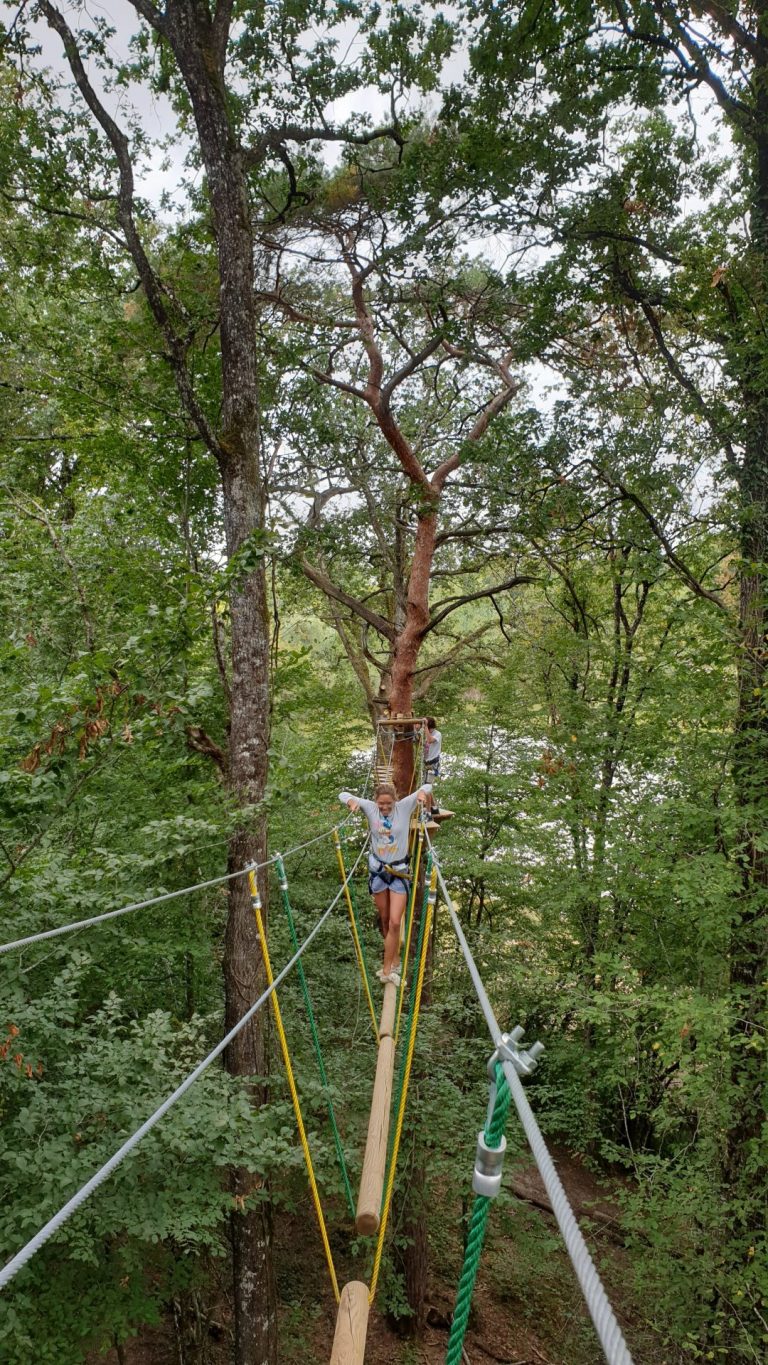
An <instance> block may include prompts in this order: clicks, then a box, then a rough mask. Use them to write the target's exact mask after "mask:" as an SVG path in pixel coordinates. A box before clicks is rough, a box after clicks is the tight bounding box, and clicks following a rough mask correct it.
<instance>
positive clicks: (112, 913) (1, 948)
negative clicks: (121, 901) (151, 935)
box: [0, 817, 349, 954]
mask: <svg viewBox="0 0 768 1365" xmlns="http://www.w3.org/2000/svg"><path fill="white" fill-rule="evenodd" d="M348 818H349V817H347V819H348ZM346 823H347V820H342V821H341V823H340V824H338V825H334V826H333V828H332V829H329V830H326V831H325V832H324V833H323V834H317V835H315V837H314V839H307V841H306V843H304V844H296V845H295V846H294V847H293V848H289V849H287V850H286V852H285V853H284V854H283V855H282V856H283V858H290V856H291V854H293V853H299V852H301V850H302V849H304V848H309V846H310V844H316V843H318V842H319V841H320V840H321V839H327V838H328V836H329V835H331V834H333V832H334V830H337V829H341V828H342V825H345V824H346ZM274 861H275V855H274V854H273V855H272V857H271V858H267V859H265V861H264V862H263V863H249V864H248V866H247V867H241V868H239V869H238V871H237V872H227V873H225V874H224V876H222V877H211V879H210V881H207V882H196V883H195V885H194V886H183V887H181V889H180V890H179V891H166V892H164V893H163V895H162V896H151V897H150V898H149V900H145V901H134V902H133V903H132V904H131V905H121V906H120V908H119V909H118V910H107V911H105V913H104V914H103V915H92V916H91V918H90V919H81V920H77V921H76V922H75V923H74V924H60V925H59V927H58V929H45V930H44V931H43V932H42V933H40V934H29V935H28V937H27V938H17V939H14V941H13V942H12V943H0V954H2V953H10V951H11V949H12V948H26V947H27V945H28V944H30V943H40V942H41V941H42V940H43V939H46V938H58V936H59V935H60V934H73V933H75V931H76V930H78V929H89V928H90V927H91V925H92V924H103V923H104V921H105V920H108V919H119V917H120V916H121V915H129V914H131V913H132V912H133V911H134V910H145V909H146V908H147V906H148V905H160V903H161V902H162V901H172V900H176V898H177V897H178V896H189V895H191V894H192V892H193V891H205V890H206V888H207V887H209V886H221V884H222V882H231V881H234V880H235V878H236V877H244V876H245V875H246V873H247V872H255V871H256V870H257V869H258V868H260V867H269V865H270V863H273V862H274Z"/></svg>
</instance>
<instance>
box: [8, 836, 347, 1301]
mask: <svg viewBox="0 0 768 1365" xmlns="http://www.w3.org/2000/svg"><path fill="white" fill-rule="evenodd" d="M367 846H368V840H367V839H366V841H365V843H364V844H363V847H362V848H361V850H360V852H359V853H358V855H357V858H356V860H355V863H354V866H353V867H352V868H351V870H350V871H349V873H348V874H347V876H346V878H345V879H344V881H343V882H342V884H341V886H340V887H339V889H338V891H337V892H336V895H335V896H334V898H333V900H332V901H331V903H330V905H329V906H328V909H327V910H326V911H325V912H324V913H323V915H322V916H321V918H320V919H319V920H318V921H317V924H316V925H315V927H314V929H313V930H312V931H311V933H309V934H308V935H307V937H306V938H305V940H304V942H303V943H302V945H301V947H300V948H299V949H298V951H297V952H295V953H294V955H293V957H292V958H291V960H290V961H289V962H287V963H286V965H285V966H284V967H283V969H282V971H281V972H280V973H279V975H278V976H276V977H275V979H274V981H273V982H272V985H271V986H269V987H268V988H267V990H265V991H264V994H263V995H260V996H259V998H258V1000H257V1001H256V1002H255V1004H253V1005H251V1007H250V1009H249V1010H247V1011H246V1013H245V1014H244V1015H243V1017H242V1019H240V1020H238V1022H237V1023H236V1024H235V1025H234V1027H233V1028H231V1029H230V1030H229V1033H227V1034H226V1035H225V1037H224V1038H222V1039H221V1041H220V1042H219V1043H217V1044H216V1046H215V1048H214V1049H213V1051H212V1052H209V1053H208V1056H207V1057H205V1058H204V1059H203V1061H202V1062H200V1063H198V1065H197V1066H196V1067H195V1069H194V1071H191V1072H190V1074H189V1075H188V1076H187V1077H186V1079H185V1080H183V1081H182V1082H181V1085H179V1086H177V1087H176V1089H175V1090H174V1092H173V1094H172V1095H169V1096H168V1098H167V1099H166V1100H163V1103H162V1104H161V1105H160V1107H159V1108H158V1109H156V1110H155V1112H154V1114H152V1115H150V1117H149V1118H148V1119H147V1120H146V1122H145V1123H142V1125H141V1127H140V1128H137V1129H136V1132H135V1133H132V1134H131V1136H130V1137H129V1138H128V1139H127V1141H126V1142H124V1143H123V1145H122V1147H120V1148H119V1149H118V1150H117V1151H116V1152H115V1154H114V1156H111V1157H110V1158H109V1161H106V1162H105V1163H104V1165H103V1166H102V1167H101V1168H100V1170H98V1171H97V1172H96V1174H95V1175H92V1176H91V1178H90V1180H89V1181H87V1183H86V1184H85V1185H83V1187H82V1189H79V1190H78V1191H77V1194H74V1195H73V1196H72V1198H71V1199H70V1200H68V1201H67V1203H66V1204H65V1205H64V1206H63V1208H61V1209H59V1211H58V1213H56V1214H54V1216H53V1218H49V1220H48V1222H47V1223H46V1224H45V1226H44V1227H42V1228H40V1231H39V1232H36V1233H35V1235H34V1237H32V1238H31V1239H30V1241H28V1242H27V1244H26V1246H24V1247H22V1249H21V1251H18V1252H17V1253H16V1255H15V1256H14V1257H13V1259H12V1260H10V1261H9V1262H8V1264H7V1265H6V1266H4V1267H3V1269H2V1270H0V1289H4V1288H5V1286H6V1285H7V1284H8V1283H9V1281H10V1280H12V1279H13V1277H14V1275H16V1274H17V1273H18V1272H19V1271H20V1270H21V1269H22V1267H23V1266H25V1265H26V1263H27V1261H29V1260H30V1259H31V1258H32V1257H33V1256H34V1255H35V1252H37V1251H39V1250H40V1248H41V1247H42V1246H44V1245H45V1243H46V1242H47V1241H48V1239H49V1237H52V1236H53V1235H54V1233H55V1232H58V1230H59V1228H60V1227H61V1226H62V1225H63V1224H64V1223H66V1221H67V1219H68V1218H71V1217H72V1214H73V1213H75V1211H76V1210H77V1209H79V1208H80V1205H81V1204H84V1203H85V1201H86V1199H88V1197H89V1196H90V1195H91V1194H93V1192H94V1190H97V1189H98V1187H99V1185H101V1184H103V1182H104V1181H105V1180H106V1179H107V1177H108V1176H110V1175H111V1174H112V1172H113V1171H114V1170H116V1169H117V1167H118V1166H119V1165H120V1163H121V1162H122V1161H124V1160H125V1158H126V1157H127V1156H128V1154H129V1152H132V1151H133V1149H134V1147H136V1146H137V1145H138V1143H139V1142H141V1139H142V1138H143V1137H146V1135H147V1133H149V1132H150V1130H151V1129H152V1128H154V1127H155V1124H157V1123H159V1122H160V1119H161V1118H162V1117H163V1115H164V1114H167V1112H168V1110H169V1109H170V1108H171V1106H172V1105H174V1104H175V1103H176V1101H177V1100H179V1099H181V1097H182V1095H184V1094H185V1093H186V1092H187V1090H189V1088H190V1086H192V1085H194V1083H195V1081H196V1080H197V1079H198V1077H199V1076H202V1074H203V1072H204V1071H205V1070H206V1069H207V1067H209V1066H210V1064H211V1062H213V1061H215V1059H216V1058H217V1057H218V1056H220V1055H221V1053H222V1052H223V1051H224V1049H225V1048H226V1047H228V1046H229V1044H230V1043H231V1042H232V1039H233V1038H235V1037H236V1036H237V1034H238V1033H239V1032H240V1030H241V1029H243V1028H245V1025H246V1024H247V1023H248V1022H249V1020H251V1019H252V1018H253V1016H254V1015H255V1014H256V1013H257V1011H258V1010H260V1009H261V1007H262V1005H264V1004H266V1002H267V1000H268V999H269V997H270V996H271V994H272V992H273V991H275V990H277V987H278V986H279V985H280V983H281V982H282V981H283V980H284V979H285V977H286V976H287V975H288V973H289V971H290V970H291V968H292V967H293V966H295V964H296V963H297V962H298V960H299V958H300V957H301V955H302V953H303V952H304V951H305V949H307V948H308V947H309V945H310V943H311V942H312V940H313V938H314V937H315V935H316V934H318V933H319V932H320V930H321V929H322V927H323V925H324V924H325V922H326V920H327V919H328V916H329V915H330V913H331V911H332V910H333V909H334V907H335V906H336V905H337V904H338V901H339V899H340V898H341V895H342V893H343V891H344V888H345V887H346V885H347V883H348V882H349V880H350V878H351V877H352V876H353V874H354V872H355V871H356V869H357V866H358V863H359V862H360V859H361V858H362V856H363V854H364V853H365V850H366V848H367ZM270 861H271V860H270Z"/></svg>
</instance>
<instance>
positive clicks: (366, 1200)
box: [355, 1037, 395, 1237]
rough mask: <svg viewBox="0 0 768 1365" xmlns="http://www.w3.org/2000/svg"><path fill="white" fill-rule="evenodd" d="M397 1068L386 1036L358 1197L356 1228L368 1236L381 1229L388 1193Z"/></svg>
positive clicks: (382, 1042) (391, 1043)
mask: <svg viewBox="0 0 768 1365" xmlns="http://www.w3.org/2000/svg"><path fill="white" fill-rule="evenodd" d="M394 1069H395V1042H394V1039H393V1038H390V1037H384V1038H382V1039H381V1040H380V1042H379V1053H378V1057H377V1059H376V1079H375V1081H374V1083H373V1100H372V1101H371V1116H370V1118H369V1120H368V1138H367V1140H366V1144H365V1158H364V1160H363V1174H362V1177H361V1179H360V1194H359V1196H358V1200H357V1216H356V1218H355V1227H356V1229H357V1231H358V1232H359V1233H360V1234H361V1236H364V1237H370V1236H372V1234H373V1233H375V1232H378V1229H379V1214H380V1211H381V1197H382V1194H383V1192H384V1168H385V1166H386V1164H387V1138H388V1137H389V1109H390V1105H391V1103H392V1076H393V1072H394Z"/></svg>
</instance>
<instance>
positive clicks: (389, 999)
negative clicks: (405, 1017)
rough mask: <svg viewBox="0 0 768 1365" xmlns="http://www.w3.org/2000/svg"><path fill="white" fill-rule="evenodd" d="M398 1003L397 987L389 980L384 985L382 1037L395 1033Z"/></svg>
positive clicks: (380, 1035) (380, 1031)
mask: <svg viewBox="0 0 768 1365" xmlns="http://www.w3.org/2000/svg"><path fill="white" fill-rule="evenodd" d="M396 1005H397V987H396V986H393V985H392V982H391V981H387V982H386V983H385V985H384V1004H383V1005H382V1007H381V1023H380V1024H379V1037H380V1038H391V1037H392V1036H393V1035H394V1031H395V1007H396Z"/></svg>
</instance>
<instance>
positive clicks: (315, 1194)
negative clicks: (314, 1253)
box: [248, 872, 341, 1303]
mask: <svg viewBox="0 0 768 1365" xmlns="http://www.w3.org/2000/svg"><path fill="white" fill-rule="evenodd" d="M248 886H249V888H250V892H251V905H252V906H253V913H254V915H255V917H256V928H257V929H258V931H259V942H260V943H261V955H262V957H263V959H264V970H265V972H266V974H267V981H268V983H269V985H270V986H271V985H272V981H273V977H272V963H271V961H270V957H269V947H268V945H267V934H266V930H265V928H264V919H263V917H262V913H261V897H260V895H259V888H258V886H257V885H256V875H255V873H253V872H249V873H248ZM271 998H272V1013H273V1014H274V1017H275V1027H276V1028H277V1036H278V1038H279V1040H280V1051H281V1052H282V1054H283V1064H284V1066H285V1074H286V1076H287V1078H288V1089H289V1090H290V1092H291V1100H292V1102H293V1112H294V1114H295V1115H296V1127H297V1128H298V1130H299V1140H300V1141H301V1148H302V1151H303V1153H304V1161H305V1163H306V1167H307V1176H308V1178H309V1188H310V1190H311V1191H312V1202H313V1204H314V1206H315V1213H316V1214H317V1222H318V1226H319V1228H320V1236H321V1238H322V1242H323V1249H324V1251H325V1259H326V1261H327V1262H328V1273H329V1275H330V1277H331V1286H332V1288H333V1293H334V1296H335V1299H336V1302H337V1303H338V1302H339V1299H340V1297H341V1295H340V1293H339V1282H338V1280H337V1278H336V1267H335V1265H334V1264H333V1252H332V1251H331V1244H330V1242H329V1241H328V1229H327V1228H326V1226H325V1218H324V1217H323V1206H322V1204H321V1203H320V1193H319V1191H318V1188H317V1181H316V1179H315V1171H314V1167H313V1165H312V1154H311V1152H310V1150H309V1142H308V1141H307V1132H306V1129H305V1127H304V1119H303V1117H302V1113H301V1102H300V1100H299V1092H298V1090H297V1089H296V1078H295V1076H294V1074H293V1066H292V1064H291V1056H290V1052H289V1050H288V1039H287V1038H286V1036H285V1029H284V1027H283V1016H282V1013H281V1011H280V1002H279V1000H278V998H277V991H276V990H275V991H273V992H272V997H271Z"/></svg>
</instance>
